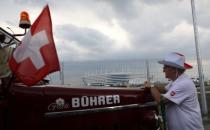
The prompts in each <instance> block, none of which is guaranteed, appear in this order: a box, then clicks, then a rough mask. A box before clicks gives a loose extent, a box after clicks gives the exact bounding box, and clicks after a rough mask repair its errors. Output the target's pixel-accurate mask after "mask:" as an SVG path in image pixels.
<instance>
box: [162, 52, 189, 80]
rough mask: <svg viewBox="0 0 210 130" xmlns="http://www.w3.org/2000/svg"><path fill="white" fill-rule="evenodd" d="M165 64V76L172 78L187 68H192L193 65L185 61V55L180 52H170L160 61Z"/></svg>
mask: <svg viewBox="0 0 210 130" xmlns="http://www.w3.org/2000/svg"><path fill="white" fill-rule="evenodd" d="M158 63H160V64H163V65H164V67H163V72H164V73H165V77H166V78H168V79H171V80H175V79H176V78H177V77H178V76H179V75H180V74H182V73H184V71H185V70H186V69H191V68H192V66H191V65H189V64H187V63H185V57H184V55H182V54H180V53H176V52H173V53H170V54H168V55H167V56H166V57H165V58H164V59H163V60H161V61H158Z"/></svg>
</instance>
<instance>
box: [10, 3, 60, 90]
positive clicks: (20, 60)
mask: <svg viewBox="0 0 210 130" xmlns="http://www.w3.org/2000/svg"><path fill="white" fill-rule="evenodd" d="M9 66H10V68H11V70H12V72H13V73H14V74H15V75H16V76H17V78H18V79H20V80H21V81H22V82H23V83H25V84H26V85H29V86H31V85H34V84H36V83H37V82H39V81H40V80H42V79H43V78H44V77H45V76H46V75H48V74H49V73H52V72H54V71H58V70H60V66H59V61H58V56H57V52H56V48H55V44H54V40H53V34H52V22H51V17H50V10H49V7H48V5H47V6H46V7H45V8H44V9H43V11H42V12H41V14H40V15H39V17H38V18H37V19H36V21H35V22H34V23H33V25H32V26H31V29H30V30H29V31H28V32H27V33H26V35H25V37H24V38H23V40H22V41H21V45H20V46H18V47H17V48H16V49H15V51H14V53H13V55H12V57H11V59H10V60H9Z"/></svg>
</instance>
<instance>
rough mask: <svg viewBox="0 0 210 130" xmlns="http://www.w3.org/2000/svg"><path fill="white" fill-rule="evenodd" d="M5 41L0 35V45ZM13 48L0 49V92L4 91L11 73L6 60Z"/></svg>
mask: <svg viewBox="0 0 210 130" xmlns="http://www.w3.org/2000/svg"><path fill="white" fill-rule="evenodd" d="M4 40H5V37H4V35H3V34H0V44H1V43H3V42H4ZM12 51H13V48H11V47H5V48H0V80H1V84H0V86H1V88H0V89H1V90H2V91H5V89H6V87H7V85H8V82H9V80H10V76H11V71H10V68H9V66H8V60H9V58H10V56H11V54H12Z"/></svg>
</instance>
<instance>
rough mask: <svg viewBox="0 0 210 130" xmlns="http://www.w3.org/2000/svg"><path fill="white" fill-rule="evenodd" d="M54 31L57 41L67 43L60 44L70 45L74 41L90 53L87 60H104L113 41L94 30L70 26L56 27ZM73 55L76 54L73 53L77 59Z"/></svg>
mask: <svg viewBox="0 0 210 130" xmlns="http://www.w3.org/2000/svg"><path fill="white" fill-rule="evenodd" d="M56 30H57V32H56V33H55V35H56V37H57V38H58V39H61V41H62V40H63V41H69V43H67V42H65V43H62V44H71V41H74V42H75V43H76V44H77V45H78V46H79V47H81V48H85V49H88V50H89V52H90V53H88V54H87V55H86V56H87V59H88V58H90V59H100V58H102V57H103V58H106V54H107V50H111V46H112V43H113V41H112V40H111V39H109V37H107V36H105V35H103V34H102V33H100V32H98V31H96V30H93V29H89V28H81V27H76V26H73V25H70V24H69V25H62V26H58V27H57V28H56ZM75 54H77V52H74V56H75V57H77V56H76V55H75ZM77 55H79V54H77Z"/></svg>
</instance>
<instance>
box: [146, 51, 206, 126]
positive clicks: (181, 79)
mask: <svg viewBox="0 0 210 130" xmlns="http://www.w3.org/2000/svg"><path fill="white" fill-rule="evenodd" d="M159 63H160V64H163V65H164V66H163V72H164V73H165V77H166V78H168V79H169V80H170V83H169V84H168V85H166V86H164V87H151V85H150V84H149V83H148V82H145V84H144V85H145V87H150V91H151V93H152V95H153V97H154V99H155V101H156V102H157V103H158V104H161V103H164V104H165V107H166V108H165V109H166V111H165V114H166V124H167V127H168V129H169V130H204V128H203V124H202V118H201V112H200V105H199V102H198V97H197V90H196V87H195V85H194V83H193V81H192V80H191V79H190V78H189V77H188V76H187V75H186V74H184V72H185V70H186V69H190V68H192V66H191V65H189V64H186V63H185V57H184V55H182V54H179V53H170V54H169V55H168V56H166V57H165V59H164V60H162V61H159Z"/></svg>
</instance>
